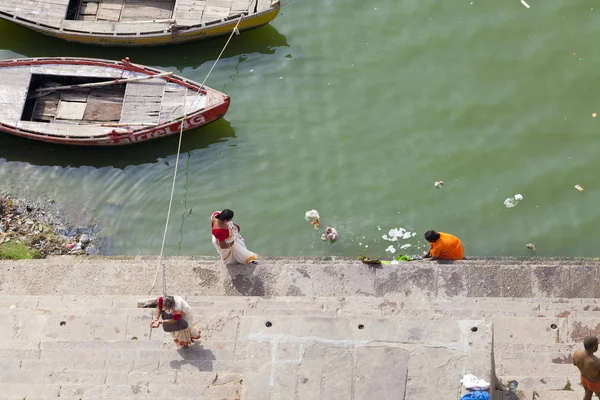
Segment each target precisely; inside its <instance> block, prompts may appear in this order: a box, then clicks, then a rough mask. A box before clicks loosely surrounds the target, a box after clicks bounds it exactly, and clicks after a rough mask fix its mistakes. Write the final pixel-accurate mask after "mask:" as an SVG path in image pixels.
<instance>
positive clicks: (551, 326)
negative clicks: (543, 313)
mask: <svg viewBox="0 0 600 400" xmlns="http://www.w3.org/2000/svg"><path fill="white" fill-rule="evenodd" d="M550 328H552V329H556V328H558V327H557V326H556V324H552V325H550Z"/></svg>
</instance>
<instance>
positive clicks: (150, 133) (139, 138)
mask: <svg viewBox="0 0 600 400" xmlns="http://www.w3.org/2000/svg"><path fill="white" fill-rule="evenodd" d="M229 104H230V101H229V98H227V101H226V102H225V103H223V104H220V105H218V106H216V107H213V108H212V109H209V110H202V111H199V112H197V113H194V114H192V115H189V116H187V118H185V120H184V121H183V123H182V122H181V121H175V122H171V123H166V124H163V125H158V126H153V127H151V128H147V129H144V130H141V131H136V132H134V133H133V134H131V135H127V134H114V135H109V136H108V137H104V138H83V139H79V138H61V137H53V136H48V135H40V134H37V133H35V132H29V131H26V130H23V129H15V128H13V127H10V126H7V125H3V124H1V123H0V131H2V132H6V133H10V134H13V135H17V136H21V137H24V138H27V139H33V140H38V141H42V142H47V143H57V144H67V145H78V146H124V145H128V144H135V143H141V142H147V141H148V140H152V139H158V138H161V137H166V136H171V135H177V134H179V132H180V130H181V128H182V124H183V131H184V132H185V131H186V130H190V129H194V128H199V127H201V126H204V125H207V124H209V123H211V122H214V121H216V120H218V119H221V118H223V116H224V115H225V113H226V112H227V109H228V108H229Z"/></svg>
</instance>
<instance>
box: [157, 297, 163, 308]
mask: <svg viewBox="0 0 600 400" xmlns="http://www.w3.org/2000/svg"><path fill="white" fill-rule="evenodd" d="M158 308H161V309H162V308H163V299H162V296H160V297H159V298H158Z"/></svg>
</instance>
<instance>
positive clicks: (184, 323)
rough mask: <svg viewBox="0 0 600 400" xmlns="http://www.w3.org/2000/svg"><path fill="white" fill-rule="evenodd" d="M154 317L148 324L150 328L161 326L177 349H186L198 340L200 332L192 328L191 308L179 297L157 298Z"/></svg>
mask: <svg viewBox="0 0 600 400" xmlns="http://www.w3.org/2000/svg"><path fill="white" fill-rule="evenodd" d="M157 303H158V304H157V306H156V315H155V317H154V318H153V319H152V322H150V327H151V328H158V327H159V326H160V325H162V326H163V329H164V331H165V332H169V333H170V334H171V336H173V341H174V342H175V343H176V344H177V347H178V348H183V349H187V348H188V347H190V345H191V344H192V343H194V341H195V340H198V339H200V331H199V330H198V328H196V327H195V326H194V316H193V315H192V307H190V305H189V304H188V303H187V301H185V300H184V299H182V298H181V297H179V296H165V297H159V298H158V302H157Z"/></svg>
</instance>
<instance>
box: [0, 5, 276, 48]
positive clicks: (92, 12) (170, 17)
mask: <svg viewBox="0 0 600 400" xmlns="http://www.w3.org/2000/svg"><path fill="white" fill-rule="evenodd" d="M279 8H280V3H279V0H0V18H3V19H6V20H8V21H11V22H13V23H15V24H18V25H22V26H25V27H27V28H30V29H33V30H35V31H38V32H40V33H43V34H45V35H49V36H54V37H57V38H59V39H64V40H68V41H71V42H80V43H88V44H97V45H103V46H155V45H163V44H170V43H182V42H187V41H191V40H195V39H204V38H208V37H214V36H221V35H226V34H229V33H231V31H232V29H233V27H234V26H235V25H236V23H237V22H238V20H239V19H240V17H241V21H240V23H239V27H238V29H239V30H240V31H243V30H247V29H252V28H256V27H259V26H262V25H265V24H268V23H269V22H270V21H272V20H273V19H274V18H275V17H276V16H277V13H278V12H279Z"/></svg>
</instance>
